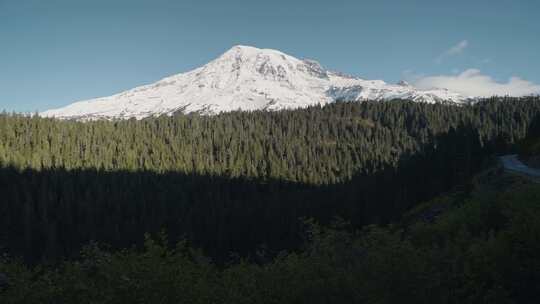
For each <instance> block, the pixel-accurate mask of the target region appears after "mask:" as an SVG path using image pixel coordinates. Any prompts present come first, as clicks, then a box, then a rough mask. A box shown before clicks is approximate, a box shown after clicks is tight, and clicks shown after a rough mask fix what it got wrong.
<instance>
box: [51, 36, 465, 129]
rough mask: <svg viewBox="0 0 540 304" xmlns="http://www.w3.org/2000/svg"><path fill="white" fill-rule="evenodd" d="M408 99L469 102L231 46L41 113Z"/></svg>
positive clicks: (92, 116) (141, 112)
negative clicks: (141, 82) (194, 64)
mask: <svg viewBox="0 0 540 304" xmlns="http://www.w3.org/2000/svg"><path fill="white" fill-rule="evenodd" d="M396 98H402V99H410V100H414V101H418V102H428V103H436V102H448V103H458V104H461V103H467V102H469V101H470V100H471V98H470V97H466V96H462V95H460V94H457V93H452V92H449V91H448V90H445V89H433V90H419V89H417V88H414V87H412V86H410V85H409V84H407V83H405V82H400V83H398V84H387V83H385V82H384V81H381V80H364V79H360V78H356V77H352V76H346V75H343V74H341V73H336V72H331V71H327V70H326V69H324V68H323V67H322V66H321V65H320V64H319V63H317V62H316V61H313V60H300V59H297V58H294V57H292V56H289V55H287V54H284V53H282V52H280V51H276V50H270V49H258V48H254V47H249V46H235V47H233V48H231V49H230V50H229V51H227V52H225V53H224V54H223V55H221V56H220V57H219V58H217V59H215V60H213V61H211V62H209V63H208V64H206V65H204V66H203V67H200V68H197V69H195V70H192V71H189V72H186V73H182V74H177V75H173V76H170V77H167V78H164V79H162V80H160V81H158V82H156V83H153V84H149V85H145V86H140V87H136V88H134V89H131V90H128V91H125V92H122V93H119V94H116V95H112V96H109V97H103V98H97V99H92V100H86V101H80V102H76V103H73V104H71V105H68V106H66V107H64V108H60V109H55V110H49V111H45V112H43V113H40V115H41V116H43V117H55V118H59V119H78V120H96V119H129V118H136V119H142V118H145V117H150V116H159V115H172V114H174V113H176V112H182V113H186V114H187V113H194V112H196V113H200V114H203V115H212V114H217V113H221V112H230V111H236V110H241V111H253V110H271V111H274V110H281V109H296V108H305V107H308V106H312V105H326V104H328V103H331V102H334V101H336V100H348V101H365V100H374V101H382V100H391V99H396Z"/></svg>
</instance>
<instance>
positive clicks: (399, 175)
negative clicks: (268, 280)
mask: <svg viewBox="0 0 540 304" xmlns="http://www.w3.org/2000/svg"><path fill="white" fill-rule="evenodd" d="M539 113H540V99H539V98H535V97H529V98H521V99H514V98H494V99H490V100H485V101H483V102H480V103H478V104H476V105H473V106H451V105H443V104H422V103H414V102H407V101H393V102H384V103H376V102H365V103H346V102H343V103H336V104H332V105H329V106H326V107H323V108H320V107H313V108H308V109H301V110H294V111H281V112H252V113H246V112H235V113H228V114H220V115H216V116H198V115H188V116H185V115H178V116H175V117H159V118H150V119H145V120H142V121H136V120H130V121H114V122H110V121H97V122H88V123H82V122H75V121H58V120H53V119H42V118H39V117H25V116H21V115H11V114H3V115H0V163H1V164H2V169H1V170H0V191H1V192H2V196H1V198H0V248H2V247H4V248H5V249H6V250H7V251H8V252H10V253H11V254H13V255H17V256H19V255H20V256H24V257H25V258H26V259H27V260H28V261H32V262H37V261H41V260H43V259H58V258H62V257H65V256H73V255H76V254H77V253H78V251H79V249H80V246H81V245H83V244H86V243H87V242H89V241H91V240H98V241H103V242H106V243H109V244H111V245H113V246H115V247H127V246H131V245H132V244H140V243H141V241H142V235H143V234H144V233H145V232H157V231H160V230H161V229H165V230H166V231H167V232H168V234H169V237H170V238H171V239H172V240H178V239H180V238H182V237H184V236H186V237H187V238H188V239H190V240H192V241H193V243H194V244H195V245H196V246H200V247H202V248H204V250H205V251H206V252H207V253H208V254H209V255H211V256H212V257H214V258H216V259H219V260H223V261H224V260H226V259H227V258H228V257H229V256H230V253H231V252H238V253H241V254H242V255H246V254H249V253H253V252H254V250H255V249H256V248H257V246H260V245H265V246H267V247H268V248H269V249H270V250H280V249H286V248H296V247H297V246H298V244H299V243H300V240H301V235H300V232H301V230H300V228H299V226H300V224H299V218H301V217H313V218H316V219H317V220H319V221H321V222H322V223H327V222H330V221H331V220H332V219H333V218H334V217H335V216H340V217H342V218H345V219H347V220H348V221H350V222H351V224H352V225H354V226H355V227H361V226H363V225H366V224H370V223H388V222H390V221H392V220H395V219H396V218H399V216H400V215H401V214H402V213H403V212H404V211H406V210H408V209H409V208H411V207H413V206H414V205H415V204H416V203H418V202H420V201H424V200H427V199H429V198H431V197H433V196H435V195H437V194H439V193H440V192H442V191H447V190H449V189H451V188H452V187H454V186H455V185H457V184H460V183H463V182H464V181H466V180H467V179H468V178H469V177H470V176H471V175H472V174H474V173H475V172H477V171H478V170H479V169H480V168H481V167H482V164H483V163H484V162H485V161H486V160H487V159H488V158H489V156H490V155H491V154H492V153H493V152H494V151H503V150H505V149H507V148H508V147H509V146H510V145H511V144H512V143H514V142H515V141H516V140H518V139H520V138H523V137H524V136H525V134H526V132H527V129H528V126H529V124H530V122H531V121H532V119H533V118H534V117H536V116H537V115H538V114H539Z"/></svg>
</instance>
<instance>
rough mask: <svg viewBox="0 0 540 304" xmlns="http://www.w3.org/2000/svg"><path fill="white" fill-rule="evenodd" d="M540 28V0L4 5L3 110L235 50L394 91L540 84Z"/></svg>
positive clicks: (95, 90) (2, 0) (94, 90)
mask: <svg viewBox="0 0 540 304" xmlns="http://www.w3.org/2000/svg"><path fill="white" fill-rule="evenodd" d="M539 18H540V1H537V0H530V1H525V0H521V1H520V0H491V1H484V0H474V1H473V0H469V1H462V0H453V1H448V0H446V1H436V0H431V1H420V0H419V1H414V0H411V1H408V0H402V1H398V0H396V1H384V0H378V1H360V0H357V1H354V0H350V1H340V0H333V1H328V0H323V1H318V0H311V1H293V0H289V1H283V0H273V1H255V0H252V1H234V0H229V1H208V0H196V1H167V0H147V1H141V0H117V1H115V0H84V1H82V0H81V1H79V0H47V1H43V0H0V109H1V108H3V109H6V110H9V111H35V110H45V109H49V108H54V107H59V106H63V105H67V104H69V103H71V102H73V101H77V100H83V99H88V98H92V97H99V96H106V95H111V94H113V93H117V92H119V91H122V90H125V89H129V88H132V87H134V86H137V85H141V84H145V83H150V82H153V81H156V80H158V79H160V78H162V77H165V76H168V75H172V74H176V73H179V72H184V71H187V70H190V69H192V68H195V67H197V66H200V65H202V64H204V63H206V62H208V61H210V60H211V59H213V58H215V57H217V56H219V55H220V54H221V53H223V52H224V51H226V50H227V49H229V48H230V47H231V46H233V45H235V44H244V45H252V46H256V47H261V48H274V49H279V50H281V51H284V52H286V53H289V54H291V55H294V56H296V57H300V58H313V59H315V60H318V61H319V62H321V64H322V65H323V66H325V67H327V68H329V69H332V70H338V71H342V72H346V73H349V74H353V75H357V76H360V77H364V78H367V79H383V80H386V81H388V82H395V81H398V80H399V79H401V78H419V77H425V76H432V75H459V74H460V73H462V72H464V71H466V70H470V69H478V70H481V73H482V75H485V76H489V77H491V78H492V79H490V80H489V81H495V82H506V81H508V79H509V78H510V77H511V76H518V77H520V78H521V79H524V80H527V81H529V82H531V83H533V84H538V83H540V74H539V71H540V19H539ZM473 74H474V73H473ZM467 75H469V74H467Z"/></svg>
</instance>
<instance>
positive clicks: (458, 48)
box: [435, 40, 469, 63]
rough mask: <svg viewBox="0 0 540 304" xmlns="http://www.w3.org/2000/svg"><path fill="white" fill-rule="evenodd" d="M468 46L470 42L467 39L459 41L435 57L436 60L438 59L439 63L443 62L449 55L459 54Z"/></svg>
mask: <svg viewBox="0 0 540 304" xmlns="http://www.w3.org/2000/svg"><path fill="white" fill-rule="evenodd" d="M468 46H469V42H468V41H467V40H461V41H460V42H458V44H456V45H454V46H452V47H451V48H449V49H448V50H446V51H444V53H442V54H441V55H439V57H437V59H435V61H437V62H438V63H441V62H442V61H443V60H444V59H445V58H447V57H451V56H455V55H459V54H461V53H463V51H464V50H465V49H466V48H467V47H468Z"/></svg>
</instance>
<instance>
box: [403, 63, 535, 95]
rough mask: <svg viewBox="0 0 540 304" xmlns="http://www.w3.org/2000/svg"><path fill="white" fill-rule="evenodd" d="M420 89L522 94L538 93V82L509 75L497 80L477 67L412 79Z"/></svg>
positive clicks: (464, 92)
mask: <svg viewBox="0 0 540 304" xmlns="http://www.w3.org/2000/svg"><path fill="white" fill-rule="evenodd" d="M413 83H414V85H415V86H416V87H418V88H421V89H431V88H446V89H448V90H450V91H454V92H457V93H460V94H463V95H466V96H482V97H489V96H493V95H499V96H504V95H509V96H524V95H535V94H540V84H535V83H533V82H530V81H527V80H524V79H522V78H520V77H516V76H513V77H510V79H509V80H508V82H497V81H496V80H495V79H493V78H491V77H490V76H488V75H484V74H482V73H481V72H480V70H477V69H468V70H466V71H464V72H462V73H460V74H457V75H439V76H427V77H421V78H418V79H416V80H414V82H413Z"/></svg>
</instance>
